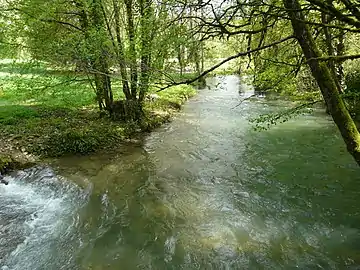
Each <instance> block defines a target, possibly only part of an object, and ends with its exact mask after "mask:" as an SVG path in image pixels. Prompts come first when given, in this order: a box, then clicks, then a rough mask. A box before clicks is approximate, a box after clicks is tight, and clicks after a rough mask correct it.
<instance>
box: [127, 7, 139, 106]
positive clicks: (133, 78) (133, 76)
mask: <svg viewBox="0 0 360 270" xmlns="http://www.w3.org/2000/svg"><path fill="white" fill-rule="evenodd" d="M125 6H126V15H127V24H128V25H127V26H128V35H129V52H130V84H131V98H132V99H134V100H135V99H136V95H137V84H138V71H137V63H136V59H137V56H136V44H135V43H136V40H135V27H134V14H133V7H132V6H133V0H125Z"/></svg>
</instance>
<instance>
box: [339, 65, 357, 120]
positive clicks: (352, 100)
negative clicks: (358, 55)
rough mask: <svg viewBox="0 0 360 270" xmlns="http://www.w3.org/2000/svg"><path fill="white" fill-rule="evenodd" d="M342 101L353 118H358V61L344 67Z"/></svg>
mask: <svg viewBox="0 0 360 270" xmlns="http://www.w3.org/2000/svg"><path fill="white" fill-rule="evenodd" d="M346 68H347V69H346V76H345V85H346V89H345V92H344V95H343V96H344V99H345V101H346V103H347V107H348V110H349V111H350V113H351V115H352V117H353V118H355V119H357V120H359V118H360V61H354V62H353V63H352V64H351V65H347V66H346Z"/></svg>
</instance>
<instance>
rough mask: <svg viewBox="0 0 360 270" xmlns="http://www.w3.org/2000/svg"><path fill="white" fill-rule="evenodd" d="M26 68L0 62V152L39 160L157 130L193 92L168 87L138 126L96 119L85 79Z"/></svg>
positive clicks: (41, 67)
mask: <svg viewBox="0 0 360 270" xmlns="http://www.w3.org/2000/svg"><path fill="white" fill-rule="evenodd" d="M30 67H33V66H31V65H30ZM30 67H29V64H27V63H24V64H19V63H18V64H15V65H13V64H12V63H10V64H4V63H2V62H0V154H1V153H6V152H8V151H10V150H9V149H14V148H15V149H24V150H25V151H26V152H29V153H33V154H36V155H40V156H62V155H67V154H87V153H89V152H94V151H97V150H99V149H107V148H112V147H114V145H117V144H118V143H119V142H121V141H123V140H124V139H127V138H131V137H133V136H135V135H137V134H139V132H140V133H141V132H142V131H150V130H152V129H153V128H155V127H158V126H160V125H161V124H162V123H164V122H165V121H167V120H168V119H169V117H170V115H171V113H172V112H173V111H174V110H176V109H179V108H180V107H181V105H182V104H183V103H184V102H185V101H186V100H187V99H188V98H189V97H191V96H193V95H194V94H195V90H194V88H193V87H191V86H187V85H182V86H176V87H172V88H169V89H167V90H165V91H162V92H159V93H158V94H159V98H158V99H157V100H156V101H154V102H149V103H147V104H146V106H145V112H146V117H145V119H144V121H142V122H141V123H140V124H135V123H121V122H114V121H111V120H110V119H109V118H107V117H102V118H100V116H99V112H98V110H97V106H96V102H95V94H94V90H93V88H92V87H91V85H90V84H89V82H88V80H87V77H86V76H85V75H81V74H80V75H79V74H75V73H72V72H69V71H58V72H56V70H54V69H50V72H47V71H48V70H49V68H47V67H46V66H44V64H40V65H38V66H35V67H33V68H34V73H31V71H32V69H31V68H30ZM113 89H114V95H115V98H121V97H122V96H123V94H122V91H121V84H120V82H119V81H115V83H113ZM155 91H156V88H154V89H152V90H151V92H155ZM9 145H10V146H11V147H9Z"/></svg>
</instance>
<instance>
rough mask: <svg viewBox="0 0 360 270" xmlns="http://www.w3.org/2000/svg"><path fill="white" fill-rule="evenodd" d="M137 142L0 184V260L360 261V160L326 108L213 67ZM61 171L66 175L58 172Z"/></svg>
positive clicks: (266, 264) (176, 265)
mask: <svg viewBox="0 0 360 270" xmlns="http://www.w3.org/2000/svg"><path fill="white" fill-rule="evenodd" d="M208 83H209V85H210V87H209V88H208V89H206V90H202V91H200V93H199V95H198V96H197V97H195V98H193V99H192V100H191V101H189V102H188V104H187V105H186V106H185V107H184V110H183V111H182V112H181V113H180V114H179V115H178V116H177V117H176V118H175V119H174V121H173V122H172V123H170V124H168V125H166V126H164V127H162V128H160V129H159V130H157V131H155V132H153V133H152V134H150V135H149V136H148V137H147V138H146V139H145V141H144V143H143V144H142V145H138V146H126V147H123V150H122V151H121V152H114V153H107V154H98V155H94V156H87V157H69V158H64V159H61V160H58V161H56V162H54V164H52V167H51V168H50V167H35V168H31V169H29V170H25V171H19V172H17V173H14V174H13V175H12V176H7V179H8V180H9V181H10V184H9V185H8V186H4V185H1V186H0V269H2V270H5V269H11V270H26V269H29V270H30V269H31V270H33V269H34V270H37V269H41V270H42V269H44V270H45V269H70V270H72V269H74V270H75V269H360V207H359V204H358V198H359V195H360V174H359V168H358V167H357V165H356V164H355V162H354V161H353V160H352V158H351V157H350V155H349V154H348V153H347V152H346V149H345V146H344V143H343V141H342V140H341V137H340V135H339V133H338V131H337V130H336V127H335V126H334V124H333V123H332V121H331V120H330V118H328V117H327V116H326V115H325V114H324V113H323V112H320V111H315V112H313V113H309V114H306V115H301V116H299V117H297V118H295V119H292V120H290V121H289V122H287V123H284V124H281V125H277V126H275V127H274V128H272V129H270V130H268V131H263V132H257V131H254V129H253V128H252V126H251V124H249V121H248V120H249V118H252V117H255V116H257V115H259V114H262V113H266V112H271V111H276V110H280V109H284V108H286V107H287V106H289V103H287V102H284V101H269V100H266V99H265V98H262V97H258V98H254V99H251V100H247V101H245V102H243V103H242V104H241V106H238V107H236V105H238V104H239V102H240V100H242V99H244V98H246V97H249V96H251V95H252V94H253V90H252V89H251V87H249V86H247V85H245V84H243V83H242V82H241V81H240V79H239V78H238V77H235V76H225V77H217V78H214V79H212V81H209V82H208ZM60 175H61V176H60Z"/></svg>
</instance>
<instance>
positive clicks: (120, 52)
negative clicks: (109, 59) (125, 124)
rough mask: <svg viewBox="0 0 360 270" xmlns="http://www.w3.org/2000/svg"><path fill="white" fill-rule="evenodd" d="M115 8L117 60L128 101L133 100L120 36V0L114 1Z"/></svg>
mask: <svg viewBox="0 0 360 270" xmlns="http://www.w3.org/2000/svg"><path fill="white" fill-rule="evenodd" d="M113 6H114V17H115V33H116V41H117V58H118V63H119V67H120V74H121V80H122V86H123V92H124V95H125V97H126V99H131V93H130V87H129V82H128V73H127V70H126V60H125V53H124V46H123V42H122V40H121V34H120V14H119V3H118V0H113Z"/></svg>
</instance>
